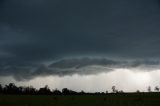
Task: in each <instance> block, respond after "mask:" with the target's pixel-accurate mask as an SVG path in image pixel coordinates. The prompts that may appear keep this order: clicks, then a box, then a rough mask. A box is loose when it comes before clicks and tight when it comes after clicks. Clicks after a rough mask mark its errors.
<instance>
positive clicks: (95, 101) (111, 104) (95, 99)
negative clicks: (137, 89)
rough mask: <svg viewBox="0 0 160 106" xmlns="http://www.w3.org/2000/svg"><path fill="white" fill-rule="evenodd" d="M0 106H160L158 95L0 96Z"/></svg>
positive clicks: (159, 95)
mask: <svg viewBox="0 0 160 106" xmlns="http://www.w3.org/2000/svg"><path fill="white" fill-rule="evenodd" d="M0 106H160V94H159V93H150V94H149V93H143V94H109V95H74V96H71V95H70V96H53V95H49V96H44V95H0Z"/></svg>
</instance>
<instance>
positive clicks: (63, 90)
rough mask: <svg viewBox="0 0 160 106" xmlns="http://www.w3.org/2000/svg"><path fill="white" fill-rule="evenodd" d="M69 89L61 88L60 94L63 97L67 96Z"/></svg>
mask: <svg viewBox="0 0 160 106" xmlns="http://www.w3.org/2000/svg"><path fill="white" fill-rule="evenodd" d="M69 92H70V91H69V89H67V88H63V89H62V94H64V95H68V94H69Z"/></svg>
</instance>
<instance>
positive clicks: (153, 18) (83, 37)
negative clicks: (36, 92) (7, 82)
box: [0, 0, 160, 81]
mask: <svg viewBox="0 0 160 106" xmlns="http://www.w3.org/2000/svg"><path fill="white" fill-rule="evenodd" d="M159 28H160V1H159V0H69V1H67V0H27V1H26V0H1V1H0V77H7V76H12V77H13V78H15V80H17V81H23V80H31V79H34V78H35V77H39V76H48V75H53V76H54V75H57V76H66V75H74V74H78V75H92V74H93V75H96V74H99V73H102V72H111V71H113V70H114V69H115V68H136V67H138V68H139V67H140V68H142V69H141V70H143V71H146V70H147V71H148V70H149V69H151V70H152V69H158V68H159V64H160V62H159V60H160V49H159V48H160V30H159ZM104 69H105V70H104Z"/></svg>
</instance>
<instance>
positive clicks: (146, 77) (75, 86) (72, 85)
mask: <svg viewBox="0 0 160 106" xmlns="http://www.w3.org/2000/svg"><path fill="white" fill-rule="evenodd" d="M10 81H13V82H14V83H15V84H17V85H18V86H29V85H32V86H34V87H36V88H40V87H44V85H49V87H50V88H51V89H55V88H58V89H60V90H61V89H62V88H66V87H67V88H69V89H72V90H76V91H81V90H84V91H87V92H99V91H103V92H105V91H106V90H108V91H111V87H112V86H113V85H115V86H116V87H117V89H119V90H123V91H125V92H134V91H136V90H137V89H138V90H140V91H147V87H148V86H152V87H155V86H159V84H160V82H159V81H160V70H155V71H150V72H143V71H140V70H134V69H115V70H114V71H112V72H108V73H101V74H97V75H83V76H81V75H78V74H74V75H72V76H63V77H58V76H46V77H37V78H34V79H32V80H30V81H15V80H14V79H13V78H12V77H8V78H7V77H4V78H1V82H2V83H4V82H5V83H4V84H7V83H9V82H10Z"/></svg>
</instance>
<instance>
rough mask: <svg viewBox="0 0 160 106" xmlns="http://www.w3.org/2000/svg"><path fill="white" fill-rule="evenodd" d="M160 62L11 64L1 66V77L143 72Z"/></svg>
mask: <svg viewBox="0 0 160 106" xmlns="http://www.w3.org/2000/svg"><path fill="white" fill-rule="evenodd" d="M159 65H160V62H159V61H155V60H132V61H131V60H129V61H122V60H111V59H107V58H105V57H72V58H64V59H60V60H57V61H54V62H52V63H50V64H48V65H47V64H28V63H15V64H13V63H11V64H1V66H0V76H13V77H14V78H15V79H16V80H17V81H23V80H30V79H32V78H35V77H38V76H49V75H54V76H65V75H67V76H71V75H74V74H79V75H92V74H98V73H104V72H105V73H106V72H110V71H114V70H115V69H119V68H123V69H126V68H127V69H128V68H136V69H141V70H142V71H152V70H154V69H158V68H160V67H159Z"/></svg>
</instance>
